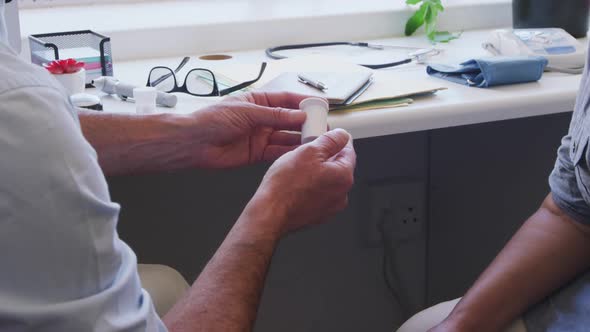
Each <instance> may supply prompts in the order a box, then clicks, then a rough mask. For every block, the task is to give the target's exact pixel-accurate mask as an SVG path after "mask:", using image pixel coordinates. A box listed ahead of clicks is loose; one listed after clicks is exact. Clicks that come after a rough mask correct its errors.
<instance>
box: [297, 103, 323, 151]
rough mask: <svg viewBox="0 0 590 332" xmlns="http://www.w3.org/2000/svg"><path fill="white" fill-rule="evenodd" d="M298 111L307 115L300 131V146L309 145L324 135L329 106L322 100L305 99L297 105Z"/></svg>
mask: <svg viewBox="0 0 590 332" xmlns="http://www.w3.org/2000/svg"><path fill="white" fill-rule="evenodd" d="M299 109H301V110H302V111H303V112H305V113H306V114H307V119H306V120H305V122H304V123H303V127H302V129H301V144H306V143H309V142H311V141H313V140H315V139H316V138H318V137H320V136H322V135H323V134H325V133H326V131H327V130H328V111H329V110H330V105H328V103H327V102H326V101H325V100H324V99H322V98H307V99H305V100H303V101H302V102H301V103H300V104H299Z"/></svg>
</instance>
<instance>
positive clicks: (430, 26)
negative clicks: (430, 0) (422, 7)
mask: <svg viewBox="0 0 590 332" xmlns="http://www.w3.org/2000/svg"><path fill="white" fill-rule="evenodd" d="M436 16H437V15H436V11H434V10H433V9H432V7H431V6H428V8H427V9H426V12H425V13H424V24H425V26H424V29H425V30H426V35H428V36H430V35H431V34H433V33H434V32H435V30H436Z"/></svg>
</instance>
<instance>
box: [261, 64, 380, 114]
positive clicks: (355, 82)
mask: <svg viewBox="0 0 590 332" xmlns="http://www.w3.org/2000/svg"><path fill="white" fill-rule="evenodd" d="M299 74H302V75H304V76H305V77H309V78H311V79H313V80H315V81H319V82H322V83H324V84H325V85H326V86H327V89H326V90H323V91H322V90H319V89H316V88H314V87H311V86H309V85H307V84H305V83H302V82H300V81H299V79H298V76H299ZM372 77H373V74H372V73H371V72H301V73H294V72H287V73H282V74H280V75H279V76H277V77H276V78H274V79H272V80H271V81H270V82H268V83H266V84H265V85H263V86H262V87H260V88H259V89H258V91H262V92H282V91H289V92H293V93H297V94H301V95H306V96H316V97H322V98H326V99H327V100H328V102H329V103H330V106H344V105H349V104H351V103H352V102H353V101H354V100H356V99H357V98H358V97H359V96H360V95H362V93H363V92H365V91H366V90H367V88H369V86H370V85H371V83H372V82H373V81H372Z"/></svg>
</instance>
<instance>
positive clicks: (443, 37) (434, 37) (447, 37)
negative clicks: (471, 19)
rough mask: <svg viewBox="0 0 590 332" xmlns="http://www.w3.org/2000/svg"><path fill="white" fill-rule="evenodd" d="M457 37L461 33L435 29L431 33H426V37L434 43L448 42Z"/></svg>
mask: <svg viewBox="0 0 590 332" xmlns="http://www.w3.org/2000/svg"><path fill="white" fill-rule="evenodd" d="M459 37H461V33H451V32H448V31H435V32H434V33H432V34H431V35H428V39H430V41H432V42H434V43H448V42H450V41H451V40H454V39H458V38H459Z"/></svg>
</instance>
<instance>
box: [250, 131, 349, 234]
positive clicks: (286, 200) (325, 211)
mask: <svg viewBox="0 0 590 332" xmlns="http://www.w3.org/2000/svg"><path fill="white" fill-rule="evenodd" d="M355 167H356V153H355V151H354V147H353V145H352V138H351V136H350V135H349V134H348V133H347V132H346V131H344V130H342V129H336V130H332V131H330V132H328V133H326V134H324V135H322V136H320V137H319V138H317V139H316V140H315V141H313V142H311V143H308V144H305V145H303V146H300V147H298V148H297V149H296V150H294V151H292V152H289V153H287V154H285V155H284V156H282V157H281V158H279V159H278V160H277V161H276V162H275V163H274V164H273V165H272V166H271V167H270V169H269V170H268V172H267V173H266V175H265V176H264V179H263V180H262V183H261V184H260V187H259V188H258V190H257V192H256V194H255V195H254V198H253V199H252V200H251V201H250V203H249V204H248V207H247V208H246V210H245V213H253V214H257V213H259V214H260V213H262V214H265V213H266V214H268V213H270V214H273V215H272V216H271V218H261V219H268V220H272V223H271V224H269V225H265V226H264V227H265V229H266V230H267V231H268V232H273V231H276V232H277V233H278V234H279V235H284V234H285V233H288V232H291V231H295V230H298V229H300V228H303V227H306V226H311V225H315V224H319V223H322V222H324V221H326V220H327V219H328V218H329V217H331V216H332V215H334V214H335V213H337V212H339V211H341V210H343V209H344V208H345V207H346V206H347V205H348V192H349V191H350V189H351V188H352V185H353V183H354V169H355Z"/></svg>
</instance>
